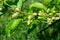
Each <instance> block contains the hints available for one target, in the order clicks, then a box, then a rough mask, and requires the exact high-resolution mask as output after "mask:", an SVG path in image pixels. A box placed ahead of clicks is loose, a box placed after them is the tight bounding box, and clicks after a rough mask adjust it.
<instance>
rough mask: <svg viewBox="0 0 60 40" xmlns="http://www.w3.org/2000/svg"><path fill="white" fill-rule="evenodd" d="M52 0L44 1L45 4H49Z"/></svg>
mask: <svg viewBox="0 0 60 40" xmlns="http://www.w3.org/2000/svg"><path fill="white" fill-rule="evenodd" d="M51 1H52V0H44V1H43V4H45V5H48V4H50V2H51Z"/></svg>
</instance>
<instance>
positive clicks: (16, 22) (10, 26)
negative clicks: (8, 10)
mask: <svg viewBox="0 0 60 40" xmlns="http://www.w3.org/2000/svg"><path fill="white" fill-rule="evenodd" d="M20 22H21V19H15V20H11V21H10V22H9V23H8V25H7V26H6V30H5V31H6V34H7V36H8V37H10V36H11V34H12V33H11V31H13V30H15V28H16V27H17V26H18V25H19V23H20Z"/></svg>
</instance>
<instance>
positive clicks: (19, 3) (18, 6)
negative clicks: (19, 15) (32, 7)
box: [17, 0, 24, 10]
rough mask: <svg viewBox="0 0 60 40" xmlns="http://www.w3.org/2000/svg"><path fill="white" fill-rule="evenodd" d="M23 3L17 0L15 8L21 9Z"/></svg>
mask: <svg viewBox="0 0 60 40" xmlns="http://www.w3.org/2000/svg"><path fill="white" fill-rule="evenodd" d="M23 1H24V0H19V1H18V3H17V8H18V9H19V10H21V8H22V5H23Z"/></svg>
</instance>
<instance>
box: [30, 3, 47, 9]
mask: <svg viewBox="0 0 60 40" xmlns="http://www.w3.org/2000/svg"><path fill="white" fill-rule="evenodd" d="M32 8H39V9H44V10H46V9H47V8H46V7H45V6H44V5H43V4H42V3H39V2H34V3H32V4H31V5H30V9H32Z"/></svg>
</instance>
